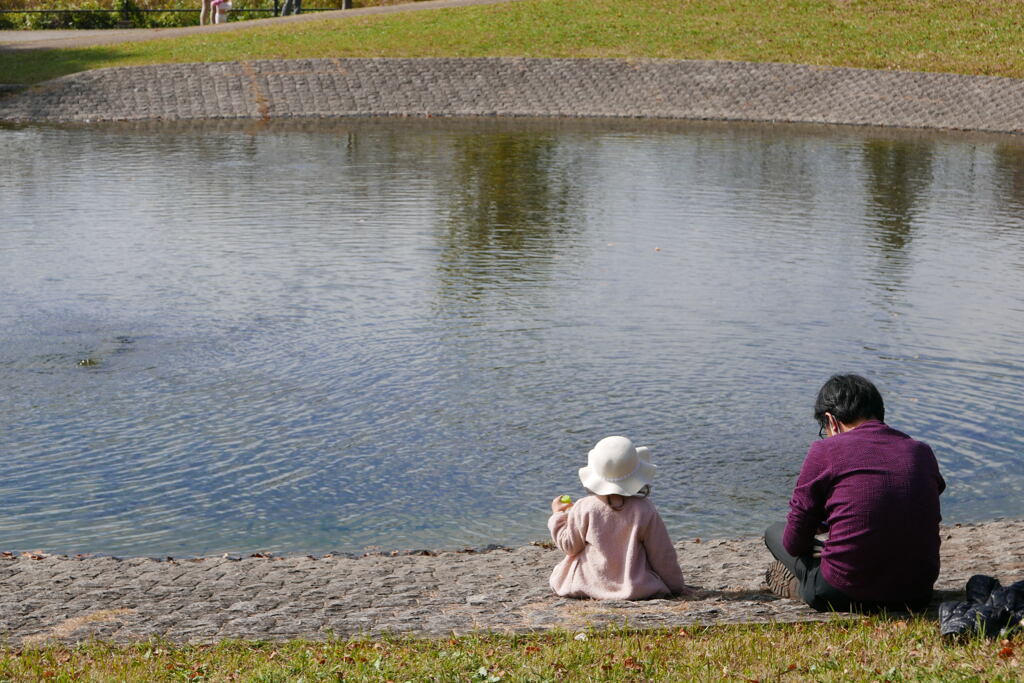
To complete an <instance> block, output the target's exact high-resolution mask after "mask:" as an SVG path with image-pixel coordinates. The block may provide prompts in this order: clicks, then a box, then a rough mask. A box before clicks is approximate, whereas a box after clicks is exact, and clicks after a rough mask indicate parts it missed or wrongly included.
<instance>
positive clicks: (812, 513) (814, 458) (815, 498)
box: [782, 442, 832, 557]
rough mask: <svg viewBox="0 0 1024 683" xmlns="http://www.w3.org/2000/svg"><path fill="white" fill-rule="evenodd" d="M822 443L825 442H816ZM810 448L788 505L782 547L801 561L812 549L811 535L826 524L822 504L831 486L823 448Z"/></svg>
mask: <svg viewBox="0 0 1024 683" xmlns="http://www.w3.org/2000/svg"><path fill="white" fill-rule="evenodd" d="M818 443H824V442H818ZM816 446H818V444H814V445H812V446H811V449H810V450H809V451H808V452H807V458H806V459H805V460H804V464H803V467H802V468H801V469H800V476H799V478H798V479H797V482H796V488H794V489H793V497H792V498H791V499H790V501H789V516H788V518H787V520H786V530H785V532H784V533H783V535H782V545H783V547H784V548H785V549H786V552H788V553H790V554H791V555H794V556H796V557H800V556H803V555H810V554H811V552H812V551H813V549H814V534H815V533H817V531H818V527H819V526H821V523H822V522H824V521H825V501H826V500H827V498H828V492H829V490H830V488H831V486H832V483H831V476H830V475H829V472H828V459H827V457H826V455H825V453H824V452H823V451H824V448H822V447H816Z"/></svg>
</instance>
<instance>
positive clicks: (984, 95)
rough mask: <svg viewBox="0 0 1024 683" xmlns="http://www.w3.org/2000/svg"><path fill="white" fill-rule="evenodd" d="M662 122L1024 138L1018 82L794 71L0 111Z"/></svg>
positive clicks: (266, 84)
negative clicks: (909, 129)
mask: <svg viewBox="0 0 1024 683" xmlns="http://www.w3.org/2000/svg"><path fill="white" fill-rule="evenodd" d="M381 115H384V116H559V117H657V118H683V119H719V120H748V121H791V122H810V123H842V124H860V125H875V126H904V127H919V128H946V129H970V130H980V131H992V132H1014V133H1020V132H1024V80H1016V79H1009V78H994V77H983V76H961V75H955V74H929V73H908V72H889V71H870V70H864V69H849V68H833V67H813V66H800V65H789V64H754V63H745V62H706V61H636V62H629V61H621V60H607V59H595V60H583V59H520V58H466V59H320V60H275V61H253V62H230V63H220V64H166V65H156V66H142V67H120V68H113V69H100V70H96V71H87V72H83V73H79V74H74V75H71V76H65V77H63V78H59V79H56V80H53V81H49V82H47V83H44V84H41V85H38V86H35V87H33V88H30V89H28V90H26V91H23V92H21V93H17V94H13V95H8V96H6V97H3V98H0V121H20V122H32V121H37V122H38V121H117V120H155V119H161V120H190V119H209V118H240V119H261V118H285V117H342V116H381Z"/></svg>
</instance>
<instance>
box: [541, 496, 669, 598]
mask: <svg viewBox="0 0 1024 683" xmlns="http://www.w3.org/2000/svg"><path fill="white" fill-rule="evenodd" d="M602 498H603V497H598V496H587V497H586V498H583V499H581V500H578V501H576V503H575V505H573V506H572V507H571V508H569V510H568V511H567V512H556V513H554V514H552V515H551V517H550V518H548V529H549V530H550V531H551V538H552V540H553V541H554V542H555V545H557V546H558V548H559V549H560V550H561V551H562V552H564V553H565V558H564V559H563V560H562V561H561V562H559V563H558V565H557V566H556V567H555V569H554V571H553V572H551V579H550V584H551V589H552V590H553V591H555V593H557V594H558V595H561V596H563V597H572V598H596V599H599V600H643V599H645V598H655V597H667V596H669V595H672V594H676V593H682V592H683V590H684V583H683V572H682V571H681V570H680V569H679V561H678V560H677V558H676V550H675V548H674V547H672V540H671V539H670V538H669V536H668V530H667V529H666V528H665V523H664V522H663V521H662V520H661V515H659V514H658V510H657V509H656V508H655V507H654V503H652V502H651V501H650V500H648V499H647V498H637V497H632V498H626V499H624V504H623V506H622V509H620V510H613V509H612V508H611V507H610V506H609V505H608V504H607V503H605V502H604V500H603V499H602Z"/></svg>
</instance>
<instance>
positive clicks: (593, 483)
mask: <svg viewBox="0 0 1024 683" xmlns="http://www.w3.org/2000/svg"><path fill="white" fill-rule="evenodd" d="M657 471H658V468H657V467H655V466H654V465H653V464H651V451H650V449H648V448H647V447H646V446H634V445H633V442H632V441H630V440H629V439H627V438H626V437H624V436H608V437H605V438H603V439H601V440H600V441H598V442H597V445H596V446H594V448H593V450H591V451H590V453H588V454H587V466H586V467H581V468H580V481H582V482H583V485H584V486H585V487H587V489H588V490H590V491H591V492H592V493H596V494H598V495H599V496H607V495H609V494H612V493H617V494H619V495H620V496H634V495H636V494H637V493H638V492H639V491H640V489H642V488H643V487H644V486H646V485H647V484H650V483H651V480H652V479H654V473H655V472H657Z"/></svg>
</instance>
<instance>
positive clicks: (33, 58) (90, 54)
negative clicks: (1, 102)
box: [0, 47, 124, 95]
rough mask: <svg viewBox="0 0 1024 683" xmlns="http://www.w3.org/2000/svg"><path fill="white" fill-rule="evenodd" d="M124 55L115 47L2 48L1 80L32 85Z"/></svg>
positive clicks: (101, 64)
mask: <svg viewBox="0 0 1024 683" xmlns="http://www.w3.org/2000/svg"><path fill="white" fill-rule="evenodd" d="M122 57H124V52H123V51H120V50H118V49H116V48H113V47H106V48H105V47H85V48H77V49H76V48H59V49H57V48H38V49H37V48H19V49H10V48H6V49H5V48H3V47H0V82H2V83H4V84H9V85H33V84H35V83H42V82H43V81H48V80H50V79H51V78H58V77H59V76H66V75H67V74H73V73H77V72H79V71H88V70H90V69H99V68H102V67H105V66H112V65H113V63H114V62H115V61H116V60H117V59H119V58H122ZM2 94H3V93H0V95H2Z"/></svg>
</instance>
